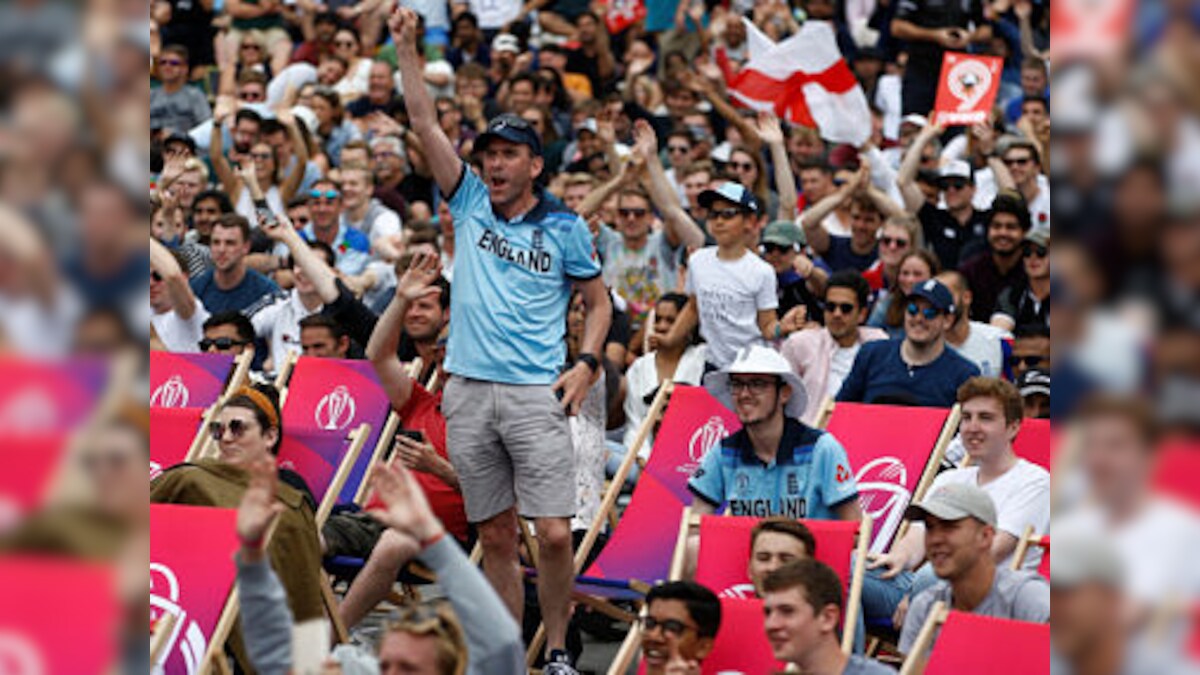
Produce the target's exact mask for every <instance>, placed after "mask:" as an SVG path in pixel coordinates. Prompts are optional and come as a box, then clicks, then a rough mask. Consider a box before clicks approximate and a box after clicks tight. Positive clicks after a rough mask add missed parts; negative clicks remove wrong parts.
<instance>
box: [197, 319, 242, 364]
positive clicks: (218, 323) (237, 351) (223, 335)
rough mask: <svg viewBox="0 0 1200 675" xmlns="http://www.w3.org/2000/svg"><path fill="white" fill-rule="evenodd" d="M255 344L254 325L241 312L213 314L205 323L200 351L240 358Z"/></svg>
mask: <svg viewBox="0 0 1200 675" xmlns="http://www.w3.org/2000/svg"><path fill="white" fill-rule="evenodd" d="M252 344H254V325H253V324H252V323H250V319H247V318H246V317H245V315H243V314H242V313H241V312H221V313H218V314H213V315H212V316H210V317H208V320H207V321H205V322H204V337H203V338H202V339H201V340H200V343H199V345H198V346H199V347H200V351H202V352H206V353H208V354H229V355H231V356H239V355H241V353H242V352H244V351H246V348H247V347H249V346H250V345H252Z"/></svg>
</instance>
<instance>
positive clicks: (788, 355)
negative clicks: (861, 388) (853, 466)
mask: <svg viewBox="0 0 1200 675" xmlns="http://www.w3.org/2000/svg"><path fill="white" fill-rule="evenodd" d="M870 295H871V288H870V286H868V284H867V280H866V279H863V278H862V275H860V274H859V273H858V272H855V271H854V270H842V271H841V272H835V273H834V274H833V276H831V277H829V283H828V285H827V286H826V288H825V303H824V304H825V312H824V318H825V326H824V327H820V328H806V329H804V330H802V331H800V332H798V333H796V334H794V335H792V336H791V337H789V338H788V339H787V341H785V342H784V343H783V346H782V347H781V348H780V350H779V351H780V353H781V354H783V357H784V358H785V359H787V361H788V363H789V364H790V365H791V367H792V371H793V372H795V373H796V374H797V375H799V376H800V379H801V380H803V382H804V387H805V389H806V390H807V391H810V392H812V394H813V395H812V396H810V397H809V401H808V405H807V406H806V407H805V410H804V415H803V416H801V418H800V419H801V420H802V421H803V422H804V423H805V424H809V425H813V424H816V421H817V417H818V416H819V415H820V412H821V404H822V403H823V402H824V400H825V399H826V398H836V397H837V395H838V392H839V391H841V389H842V382H843V381H845V379H846V376H847V375H849V374H850V369H851V368H852V367H853V366H854V359H855V357H857V356H858V350H859V349H860V348H861V347H862V345H863V344H865V343H867V342H875V341H877V340H886V339H887V333H886V332H884V331H883V330H880V329H879V328H869V327H866V326H864V325H863V322H865V321H866V320H867V301H868V299H869V298H870Z"/></svg>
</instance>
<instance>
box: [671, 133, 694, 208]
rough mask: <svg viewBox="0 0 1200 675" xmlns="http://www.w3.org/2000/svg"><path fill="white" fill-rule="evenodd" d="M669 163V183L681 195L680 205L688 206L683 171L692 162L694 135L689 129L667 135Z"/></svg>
mask: <svg viewBox="0 0 1200 675" xmlns="http://www.w3.org/2000/svg"><path fill="white" fill-rule="evenodd" d="M667 162H668V163H669V164H670V165H671V166H670V168H669V169H667V170H666V176H667V182H668V183H670V184H671V189H673V190H675V192H676V194H678V195H679V201H680V203H683V204H687V194H685V193H684V191H683V170H684V169H685V168H687V165H688V164H691V162H692V134H691V132H690V131H688V130H687V129H676V130H675V131H672V132H671V133H669V134H667Z"/></svg>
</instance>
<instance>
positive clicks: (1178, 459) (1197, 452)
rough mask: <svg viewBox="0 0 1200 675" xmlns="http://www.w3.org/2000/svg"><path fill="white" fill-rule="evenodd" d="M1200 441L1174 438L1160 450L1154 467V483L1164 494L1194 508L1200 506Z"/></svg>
mask: <svg viewBox="0 0 1200 675" xmlns="http://www.w3.org/2000/svg"><path fill="white" fill-rule="evenodd" d="M1197 475H1200V444H1197V443H1195V442H1189V441H1183V440H1179V441H1172V442H1168V443H1166V444H1165V445H1164V446H1163V447H1162V449H1160V450H1159V451H1158V460H1157V465H1156V466H1155V468H1154V487H1155V489H1156V490H1157V491H1158V492H1159V493H1161V494H1164V495H1167V496H1170V497H1172V498H1174V499H1178V500H1180V501H1182V502H1183V503H1185V504H1187V505H1190V506H1191V507H1192V508H1200V481H1197V480H1196V476H1197Z"/></svg>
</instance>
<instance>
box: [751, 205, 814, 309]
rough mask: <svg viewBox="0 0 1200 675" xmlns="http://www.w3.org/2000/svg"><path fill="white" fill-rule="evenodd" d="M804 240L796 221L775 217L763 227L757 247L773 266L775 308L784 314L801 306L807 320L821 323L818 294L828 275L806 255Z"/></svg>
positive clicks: (764, 258) (802, 232) (802, 231)
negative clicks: (777, 304)
mask: <svg viewBox="0 0 1200 675" xmlns="http://www.w3.org/2000/svg"><path fill="white" fill-rule="evenodd" d="M806 244H807V242H806V241H805V239H804V230H802V229H800V226H799V225H797V224H795V223H793V222H791V221H787V220H777V221H775V222H773V223H771V224H770V225H768V226H766V227H765V228H763V234H762V241H761V242H760V243H759V245H758V250H759V253H760V254H762V257H763V260H766V261H767V263H768V264H769V265H770V266H771V267H773V268H774V269H775V293H776V295H777V297H778V298H779V308H778V310H777V311H778V312H779V313H780V314H787V313H788V312H790V311H792V308H793V307H804V312H805V318H806V319H807V321H808V322H810V323H822V322H823V320H824V313H823V310H822V308H821V303H820V301H819V300H818V298H819V297H820V291H821V290H822V289H823V288H824V285H825V281H826V279H827V278H828V276H829V275H828V274H827V273H826V272H825V270H823V269H821V268H820V267H817V266H816V265H815V264H814V263H813V261H812V260H811V259H809V257H808V256H807V255H805V253H804V247H805V246H806Z"/></svg>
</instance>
